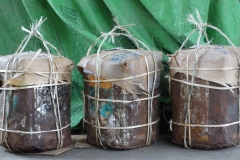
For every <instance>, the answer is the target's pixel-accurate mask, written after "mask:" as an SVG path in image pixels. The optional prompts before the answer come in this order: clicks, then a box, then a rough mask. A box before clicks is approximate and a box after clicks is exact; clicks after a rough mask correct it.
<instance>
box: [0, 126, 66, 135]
mask: <svg viewBox="0 0 240 160" xmlns="http://www.w3.org/2000/svg"><path fill="white" fill-rule="evenodd" d="M70 125H71V124H68V125H66V126H64V127H62V128H59V129H55V130H49V131H34V132H31V131H19V130H9V129H3V128H0V131H3V132H11V133H22V134H39V133H49V132H58V131H61V130H63V129H65V128H67V127H69V126H70Z"/></svg>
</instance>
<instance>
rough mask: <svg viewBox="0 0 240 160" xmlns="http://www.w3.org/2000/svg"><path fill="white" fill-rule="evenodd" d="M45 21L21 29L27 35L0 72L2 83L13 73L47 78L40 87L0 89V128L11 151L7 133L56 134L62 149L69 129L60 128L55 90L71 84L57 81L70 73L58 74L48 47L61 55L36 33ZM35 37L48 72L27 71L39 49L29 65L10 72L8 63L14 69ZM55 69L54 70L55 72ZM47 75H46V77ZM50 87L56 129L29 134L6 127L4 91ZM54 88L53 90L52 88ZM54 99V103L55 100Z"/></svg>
mask: <svg viewBox="0 0 240 160" xmlns="http://www.w3.org/2000/svg"><path fill="white" fill-rule="evenodd" d="M45 20H46V19H44V20H43V19H42V17H41V18H40V19H39V20H37V21H36V23H32V24H30V30H28V29H26V28H24V27H22V30H23V31H25V32H27V33H28V35H27V36H26V37H25V38H24V39H23V41H22V42H21V44H20V46H19V47H18V49H17V51H16V52H15V53H14V54H13V55H12V57H11V58H10V59H9V61H8V62H7V65H6V69H5V70H0V72H5V74H4V82H5V81H7V80H8V76H9V78H10V79H11V78H13V74H14V73H21V74H20V75H22V74H28V73H31V74H37V75H41V76H44V77H47V78H49V84H40V85H31V86H22V87H12V86H11V85H10V86H9V87H7V86H5V85H3V87H1V88H0V90H3V96H4V99H3V116H2V118H3V120H2V126H3V128H0V130H1V131H4V132H6V137H5V142H6V145H7V147H8V149H9V150H11V148H10V147H9V145H8V142H7V139H6V138H7V133H8V132H13V133H24V134H39V133H46V132H57V138H58V144H57V146H56V147H57V148H59V147H62V144H63V136H62V130H63V129H65V128H67V127H69V126H70V124H68V125H67V126H64V127H63V126H62V124H61V114H60V109H59V99H58V94H57V89H58V86H59V85H63V84H71V82H64V81H61V80H59V79H58V75H59V74H60V73H64V74H71V72H58V71H57V68H58V66H57V64H56V63H55V62H54V61H53V58H52V55H51V53H50V49H49V48H48V46H50V47H52V48H53V49H54V50H55V51H56V53H57V56H59V57H62V55H61V54H60V52H59V51H58V50H57V48H56V47H54V46H53V45H52V44H51V43H49V42H47V41H45V40H44V39H43V36H42V35H41V33H40V32H39V31H38V28H39V27H40V26H41V25H42V23H43V22H44V21H45ZM33 36H34V37H36V38H37V39H39V40H41V41H42V43H43V46H44V48H45V49H46V51H47V55H46V57H48V59H49V65H50V72H36V71H29V70H28V67H29V66H30V65H31V64H32V63H33V62H34V60H35V59H36V58H37V56H38V55H39V54H40V53H41V49H39V50H38V51H37V52H36V53H35V55H34V57H33V58H32V59H31V61H30V62H29V64H28V65H27V66H26V67H25V69H24V70H22V71H19V70H11V69H9V68H10V63H11V68H14V66H16V64H17V59H18V57H19V56H20V54H22V53H23V51H24V49H25V47H26V46H27V44H28V42H29V40H30V39H31V38H32V37H33ZM55 67H56V70H55ZM46 74H47V75H46ZM46 86H48V87H50V90H51V92H50V94H51V98H52V104H53V108H54V117H55V121H56V123H55V124H56V129H55V130H49V131H37V132H31V131H28V132H27V131H18V130H9V129H8V126H7V117H8V115H6V114H8V112H7V113H6V114H5V110H6V111H8V110H9V108H8V107H9V105H7V103H9V102H6V91H9V92H10V94H11V92H12V91H13V90H19V89H29V88H37V87H46ZM53 86H54V89H53V88H52V87H53ZM52 91H53V92H52ZM55 99H56V103H55V101H54V100H55ZM0 138H1V142H2V139H3V134H2V136H1V137H0Z"/></svg>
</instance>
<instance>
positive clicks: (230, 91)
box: [169, 45, 239, 149]
mask: <svg viewBox="0 0 240 160" xmlns="http://www.w3.org/2000/svg"><path fill="white" fill-rule="evenodd" d="M238 49H239V48H238ZM196 54H197V50H196V49H195V48H194V49H185V50H179V51H177V52H176V53H175V55H174V56H173V57H172V58H171V60H170V63H169V66H170V77H171V97H172V107H173V109H172V129H173V133H172V141H173V142H174V143H176V144H180V145H183V144H184V141H185V143H187V145H188V146H191V147H194V148H201V149H217V148H226V147H230V146H234V144H238V141H239V124H238V123H239V105H238V90H237V86H238V76H239V75H238V65H239V62H238V58H237V48H236V47H232V46H216V45H205V46H200V48H199V51H198V61H197V67H196V68H195V63H196ZM194 70H195V71H196V72H195V78H194V81H193V83H192V76H193V72H194ZM191 85H193V88H192V92H190V91H191V89H190V86H191ZM190 93H191V97H189V94H190ZM189 98H190V99H189ZM188 103H189V108H190V110H189V113H188V112H187V108H188ZM186 116H188V120H187V121H186ZM185 127H186V128H185ZM185 129H186V130H185ZM185 133H186V136H185V138H184V135H185Z"/></svg>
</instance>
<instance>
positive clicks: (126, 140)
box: [84, 74, 159, 149]
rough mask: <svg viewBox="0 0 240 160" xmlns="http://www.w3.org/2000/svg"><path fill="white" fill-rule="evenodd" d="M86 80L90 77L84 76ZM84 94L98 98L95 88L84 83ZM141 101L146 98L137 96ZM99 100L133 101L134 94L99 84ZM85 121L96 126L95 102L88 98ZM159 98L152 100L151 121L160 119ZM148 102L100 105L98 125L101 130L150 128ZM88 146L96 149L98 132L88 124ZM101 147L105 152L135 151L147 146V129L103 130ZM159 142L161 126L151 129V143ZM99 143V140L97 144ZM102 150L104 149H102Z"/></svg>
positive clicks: (106, 103) (110, 85)
mask: <svg viewBox="0 0 240 160" xmlns="http://www.w3.org/2000/svg"><path fill="white" fill-rule="evenodd" d="M84 78H85V79H89V77H88V74H84ZM84 86H85V88H84V92H85V94H87V95H90V96H93V97H94V94H95V87H94V85H93V84H91V83H87V82H85V84H84ZM158 93H159V90H158V88H157V89H155V95H157V94H158ZM138 96H139V98H144V97H146V96H144V95H138ZM100 98H101V99H114V100H130V101H131V100H133V97H132V95H131V94H129V93H128V92H126V91H125V90H123V89H122V88H120V87H118V86H116V85H114V84H112V83H110V82H106V83H101V84H100ZM85 99H86V101H85V108H86V109H85V110H86V114H85V118H86V120H87V121H88V122H90V123H91V124H95V118H96V115H95V109H96V108H95V104H94V103H95V102H94V100H91V99H88V98H87V96H85ZM158 103H159V102H158V98H155V99H154V100H153V114H152V117H153V118H152V121H156V120H158V119H159V108H158V106H159V104H158ZM147 108H148V107H147V101H142V102H141V103H137V102H132V103H113V102H99V111H98V114H99V121H100V125H101V126H108V127H110V126H112V127H127V126H136V125H142V124H147V123H148V121H147V119H148V118H147V113H148V109H147ZM86 131H87V142H88V143H89V144H92V145H95V146H97V145H98V144H97V141H96V128H95V127H93V126H91V125H89V124H87V123H86ZM99 138H100V139H101V141H102V144H103V146H104V147H106V148H111V149H133V148H137V147H142V146H146V140H147V127H139V128H135V129H121V130H120V129H101V136H100V137H99ZM158 138H159V123H155V124H153V125H152V138H151V143H153V142H156V141H157V140H158ZM98 142H99V140H98ZM99 146H100V147H101V145H99Z"/></svg>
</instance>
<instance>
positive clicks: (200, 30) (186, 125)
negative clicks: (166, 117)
mask: <svg viewBox="0 0 240 160" xmlns="http://www.w3.org/2000/svg"><path fill="white" fill-rule="evenodd" d="M196 17H197V20H195V18H194V17H193V15H191V14H190V15H188V18H187V20H188V21H189V22H190V23H192V24H194V26H195V29H194V30H193V31H192V32H191V33H190V34H189V36H188V37H187V38H186V39H185V41H184V42H183V44H182V45H181V47H180V48H179V50H178V51H177V52H179V51H181V50H182V48H183V46H185V44H186V43H187V41H188V40H189V38H190V37H191V36H192V35H193V34H194V33H195V32H197V31H198V39H197V45H196V55H195V64H194V68H193V69H189V66H188V65H189V57H190V55H191V54H192V53H193V51H191V52H190V53H189V54H188V56H187V63H186V68H170V69H180V70H185V71H186V77H187V79H186V81H183V80H178V79H174V78H171V77H170V76H168V77H169V81H171V80H174V81H177V82H180V83H184V84H186V85H187V90H189V92H188V101H187V106H185V107H184V110H185V111H186V116H185V122H184V123H178V122H173V121H172V120H170V129H171V130H172V123H173V124H175V125H179V126H184V146H185V148H189V147H191V127H226V126H231V125H235V124H240V114H239V121H236V122H232V123H228V124H218V125H200V124H190V117H191V113H190V101H191V95H192V91H193V86H197V87H204V88H210V89H219V90H230V91H231V92H232V93H234V92H233V90H232V89H236V88H238V90H239V88H240V87H239V86H232V87H229V86H227V85H226V84H223V83H220V82H215V83H218V84H221V85H223V86H224V87H215V86H208V85H202V84H196V83H194V79H195V75H196V71H197V70H230V69H239V67H240V63H239V66H238V67H227V68H197V65H198V54H199V49H200V39H201V37H202V35H203V36H204V37H205V38H206V40H207V42H208V43H210V41H209V39H208V37H207V33H206V32H205V31H204V28H207V27H209V28H212V29H213V30H216V31H217V32H219V33H220V34H221V35H222V36H223V37H224V38H226V40H227V41H228V42H229V43H230V44H231V45H232V46H233V47H234V49H235V51H236V52H234V54H235V55H236V57H237V58H238V62H240V58H239V51H238V49H237V48H236V47H235V45H234V44H233V43H232V42H231V40H230V39H229V38H228V37H227V35H225V34H224V33H223V32H222V31H221V30H220V29H218V28H217V27H214V26H212V25H209V24H207V23H203V22H202V19H201V17H200V14H199V12H198V10H197V9H196ZM190 70H191V71H193V74H192V79H191V82H189V76H188V75H189V74H188V71H190ZM239 72H240V70H239ZM239 75H240V74H239ZM169 84H170V83H169ZM189 86H190V89H189ZM238 102H239V107H240V101H238ZM239 110H240V108H239ZM187 128H188V143H189V146H188V145H187V140H186V138H187ZM239 133H240V132H239Z"/></svg>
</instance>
